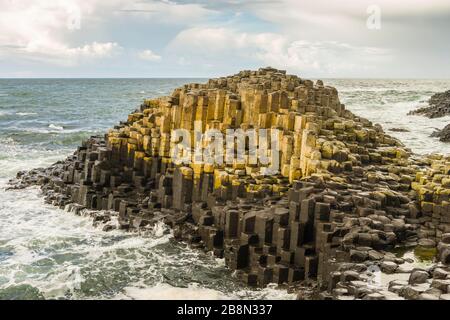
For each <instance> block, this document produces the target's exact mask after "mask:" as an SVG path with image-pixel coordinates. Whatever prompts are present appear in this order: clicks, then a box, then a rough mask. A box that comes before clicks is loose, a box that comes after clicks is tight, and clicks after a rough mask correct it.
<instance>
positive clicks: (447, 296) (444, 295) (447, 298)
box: [439, 293, 450, 301]
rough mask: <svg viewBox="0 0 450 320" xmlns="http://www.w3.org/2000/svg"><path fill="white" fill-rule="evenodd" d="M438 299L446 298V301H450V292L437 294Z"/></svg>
mask: <svg viewBox="0 0 450 320" xmlns="http://www.w3.org/2000/svg"><path fill="white" fill-rule="evenodd" d="M439 300H447V301H450V293H446V294H441V295H440V296H439Z"/></svg>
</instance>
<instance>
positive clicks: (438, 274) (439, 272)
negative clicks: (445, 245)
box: [433, 268, 450, 279]
mask: <svg viewBox="0 0 450 320" xmlns="http://www.w3.org/2000/svg"><path fill="white" fill-rule="evenodd" d="M449 274H450V272H448V271H446V270H444V269H442V268H435V269H434V270H433V278H434V279H446V278H447V277H448V275H449Z"/></svg>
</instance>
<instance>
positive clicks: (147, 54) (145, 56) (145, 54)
mask: <svg viewBox="0 0 450 320" xmlns="http://www.w3.org/2000/svg"><path fill="white" fill-rule="evenodd" d="M138 57H139V58H140V59H142V60H147V61H160V60H161V56H160V55H157V54H156V53H154V52H153V51H152V50H150V49H147V50H143V51H141V52H139V53H138Z"/></svg>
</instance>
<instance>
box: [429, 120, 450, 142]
mask: <svg viewBox="0 0 450 320" xmlns="http://www.w3.org/2000/svg"><path fill="white" fill-rule="evenodd" d="M430 137H433V138H439V140H440V141H442V142H450V124H448V125H446V126H445V127H444V128H443V129H442V130H437V131H435V132H433V133H432V134H431V135H430Z"/></svg>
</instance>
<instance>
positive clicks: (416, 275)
mask: <svg viewBox="0 0 450 320" xmlns="http://www.w3.org/2000/svg"><path fill="white" fill-rule="evenodd" d="M429 277H430V275H429V274H428V272H426V271H423V270H414V271H413V272H411V274H410V276H409V280H408V283H409V284H419V283H425V282H427V280H428V278H429Z"/></svg>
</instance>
